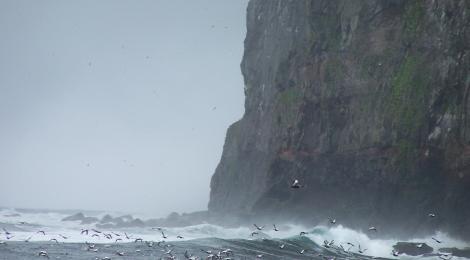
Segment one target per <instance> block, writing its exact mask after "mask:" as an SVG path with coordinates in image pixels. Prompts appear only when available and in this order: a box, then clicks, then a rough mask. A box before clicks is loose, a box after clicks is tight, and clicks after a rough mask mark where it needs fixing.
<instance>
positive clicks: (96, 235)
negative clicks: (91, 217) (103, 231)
mask: <svg viewBox="0 0 470 260" xmlns="http://www.w3.org/2000/svg"><path fill="white" fill-rule="evenodd" d="M91 237H100V235H98V234H93V235H91Z"/></svg>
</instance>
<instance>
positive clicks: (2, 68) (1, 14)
mask: <svg viewBox="0 0 470 260" xmlns="http://www.w3.org/2000/svg"><path fill="white" fill-rule="evenodd" d="M246 4H247V1H246V0H236V1H233V0H211V1H209V0H197V1H194V0H186V1H175V0H166V1H163V0H160V1H131V0H128V1H124V0H119V1H117V0H113V1H111V0H106V1H94V0H88V1H62V0H56V1H35V0H29V1H18V0H9V1H5V0H2V1H0V34H1V41H0V122H1V125H0V183H1V188H0V206H6V207H26V208H49V209H91V210H106V211H124V212H146V213H152V214H154V215H155V216H164V215H166V214H168V213H169V212H172V211H178V212H191V211H195V210H203V209H206V208H207V202H208V199H209V191H210V189H209V184H210V178H211V175H212V174H213V172H214V169H215V167H216V166H217V163H218V161H219V159H220V156H221V152H222V147H223V143H224V138H225V132H226V129H227V127H228V126H229V125H230V124H231V123H233V122H235V121H236V120H238V119H239V118H240V117H241V116H242V114H243V102H244V95H243V79H242V76H241V73H240V67H239V64H240V61H241V57H242V52H243V39H244V36H245V31H246V28H245V12H246V10H245V9H246Z"/></svg>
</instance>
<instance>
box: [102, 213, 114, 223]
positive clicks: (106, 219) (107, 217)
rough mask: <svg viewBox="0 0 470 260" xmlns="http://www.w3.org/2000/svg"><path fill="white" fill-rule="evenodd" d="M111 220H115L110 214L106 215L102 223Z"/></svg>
mask: <svg viewBox="0 0 470 260" xmlns="http://www.w3.org/2000/svg"><path fill="white" fill-rule="evenodd" d="M110 222H114V218H113V217H112V216H111V215H109V214H106V215H104V216H103V217H102V218H101V220H100V223H110Z"/></svg>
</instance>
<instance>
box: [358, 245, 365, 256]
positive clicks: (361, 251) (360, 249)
mask: <svg viewBox="0 0 470 260" xmlns="http://www.w3.org/2000/svg"><path fill="white" fill-rule="evenodd" d="M358 247H359V249H358V250H357V252H359V254H364V253H365V252H366V251H367V249H362V248H361V245H358Z"/></svg>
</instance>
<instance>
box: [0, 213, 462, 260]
mask: <svg viewBox="0 0 470 260" xmlns="http://www.w3.org/2000/svg"><path fill="white" fill-rule="evenodd" d="M73 213H76V212H58V211H23V210H16V209H6V208H3V209H0V227H3V228H5V229H6V230H8V232H10V233H11V235H10V236H12V237H11V238H10V239H8V240H7V239H6V236H5V234H3V233H2V234H1V235H0V241H6V244H0V259H36V258H37V253H38V252H39V251H41V250H46V251H47V252H48V254H49V256H50V257H51V258H61V259H95V258H96V257H98V258H103V257H105V256H108V257H111V258H113V259H115V258H118V257H120V256H117V255H116V252H122V253H124V256H123V257H124V259H149V258H152V259H155V258H162V257H166V256H168V255H165V254H164V252H165V251H168V250H170V249H172V251H171V254H172V255H174V256H175V257H176V258H177V259H185V257H184V253H185V251H188V252H189V253H190V254H192V255H195V256H199V257H201V258H207V256H208V255H209V254H207V253H205V252H202V251H201V249H202V250H206V251H209V250H210V251H212V253H213V254H217V252H219V251H223V250H225V249H231V250H232V251H233V252H234V254H233V255H231V256H230V257H232V259H256V257H257V256H261V255H262V259H371V258H372V257H374V258H387V259H440V258H439V257H438V256H426V257H424V256H420V257H411V256H406V255H401V256H399V257H394V256H393V255H392V254H391V252H392V246H393V245H394V244H395V243H396V242H397V241H395V240H383V239H371V238H369V237H368V236H367V234H364V233H361V232H357V231H354V230H351V229H348V228H344V227H342V226H341V225H335V226H333V227H325V226H316V227H310V228H307V227H302V226H298V225H279V226H278V228H279V231H274V230H273V229H272V228H271V226H270V225H266V228H265V229H263V230H262V231H259V234H258V235H255V236H251V233H252V232H253V231H254V230H255V228H254V227H239V228H223V227H220V226H216V225H211V224H202V225H195V226H187V227H180V228H164V232H165V235H166V236H168V238H166V239H163V238H162V235H161V233H160V231H158V230H152V229H151V228H150V227H146V228H121V229H113V230H100V231H102V232H103V233H108V234H112V238H111V239H108V238H105V237H104V236H103V235H102V234H99V236H93V237H92V236H91V235H92V234H94V232H90V233H89V235H84V234H80V231H81V230H82V229H84V228H95V226H94V225H85V226H84V225H81V224H80V222H78V221H73V222H64V221H61V220H62V219H63V218H64V217H66V216H69V215H71V214H73ZM86 215H90V216H96V217H102V216H104V215H105V213H104V212H87V213H86ZM20 222H26V223H24V224H20ZM260 224H261V223H260ZM38 230H44V231H45V232H46V235H43V234H38V233H36V232H37V231H38ZM302 231H303V232H307V234H306V235H304V236H300V235H299V234H300V232H302ZM116 234H118V235H116ZM125 234H127V235H129V236H130V238H129V239H127V238H126V237H125ZM61 235H62V236H65V237H67V239H64V238H63V237H62V236H61ZM177 236H182V237H183V238H177ZM434 237H438V238H439V239H440V240H442V244H439V245H436V242H435V241H433V240H432V239H431V237H428V238H416V239H413V240H410V241H409V242H420V243H426V244H427V245H430V246H432V247H433V248H435V249H437V246H439V247H440V248H442V247H458V248H465V247H468V244H467V243H465V242H462V241H458V240H455V239H452V238H451V237H448V236H447V235H445V234H442V233H438V234H435V236H434ZM28 238H30V240H29V242H28V243H27V242H24V240H26V239H28ZM116 238H120V239H122V240H119V241H118V242H115V239H116ZM136 238H142V239H143V240H144V241H153V242H154V243H153V244H149V243H145V242H142V243H141V242H137V243H135V242H134V240H135V239H136ZM51 239H57V240H58V242H59V243H56V242H55V241H51ZM163 240H164V241H165V242H164V243H160V244H157V242H159V241H163ZM325 240H327V241H331V240H334V244H333V246H331V247H329V248H327V247H325V246H324V241H325ZM85 242H89V243H94V244H96V246H95V247H96V248H98V249H99V250H98V251H97V252H93V251H92V250H87V246H86V245H85V244H84V243H85ZM348 242H350V243H352V244H354V245H355V246H354V247H351V246H349V245H348V244H347V243H348ZM281 245H284V246H283V248H281ZM358 245H361V248H362V249H363V250H364V249H365V252H363V253H362V254H361V253H359V252H358ZM348 249H349V250H348ZM302 250H305V251H304V252H303V254H301V253H300V252H301V251H302ZM435 253H437V250H435ZM226 257H228V256H226ZM452 259H464V258H458V257H454V258H452Z"/></svg>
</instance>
